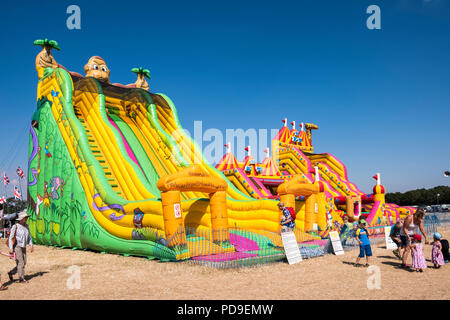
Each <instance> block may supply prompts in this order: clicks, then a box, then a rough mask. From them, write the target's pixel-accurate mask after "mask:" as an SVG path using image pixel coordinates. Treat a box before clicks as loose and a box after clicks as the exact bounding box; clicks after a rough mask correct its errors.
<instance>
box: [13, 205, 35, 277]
mask: <svg viewBox="0 0 450 320" xmlns="http://www.w3.org/2000/svg"><path fill="white" fill-rule="evenodd" d="M29 216H30V215H28V214H27V212H26V211H25V210H24V211H22V212H20V213H19V215H18V217H17V219H16V220H17V221H18V223H16V224H15V225H14V226H13V227H12V229H11V233H10V235H9V254H10V255H13V254H14V253H15V254H16V267H14V269H12V270H11V271H9V272H8V276H9V280H10V281H14V279H13V275H14V274H16V273H17V274H18V276H19V282H21V283H27V282H28V280H25V265H26V264H27V248H26V247H27V245H29V246H30V252H33V239H32V238H31V234H30V230H29V229H28V224H27V220H28V217H29Z"/></svg>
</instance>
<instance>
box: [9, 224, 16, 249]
mask: <svg viewBox="0 0 450 320" xmlns="http://www.w3.org/2000/svg"><path fill="white" fill-rule="evenodd" d="M11 232H12V228H11V231H10V234H11ZM16 235H17V226H16V229H14V238H12V243H13V249H14V248H15V247H16V244H17V239H16ZM6 246H7V247H8V248H9V235H8V237H6Z"/></svg>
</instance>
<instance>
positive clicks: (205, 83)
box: [0, 0, 450, 195]
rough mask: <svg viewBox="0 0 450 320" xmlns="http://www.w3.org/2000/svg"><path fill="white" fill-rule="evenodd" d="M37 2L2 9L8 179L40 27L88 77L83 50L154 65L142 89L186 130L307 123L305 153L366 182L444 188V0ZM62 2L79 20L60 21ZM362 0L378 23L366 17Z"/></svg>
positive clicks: (447, 159) (16, 156) (23, 148)
mask: <svg viewBox="0 0 450 320" xmlns="http://www.w3.org/2000/svg"><path fill="white" fill-rule="evenodd" d="M40 2H42V3H44V4H40V3H38V2H34V1H33V2H31V1H29V2H27V1H22V2H20V3H19V2H13V1H10V2H5V3H3V4H2V10H1V12H0V33H1V36H2V39H3V41H2V42H3V45H2V50H1V51H0V58H1V60H0V61H3V65H2V68H1V78H0V97H1V108H2V111H1V115H2V117H1V126H0V135H1V137H2V139H1V140H0V148H1V153H0V170H1V175H3V171H6V172H7V174H8V176H9V177H10V180H11V181H12V182H13V183H14V182H16V183H17V176H16V174H15V169H16V168H17V166H18V165H20V166H21V167H22V168H23V169H24V170H25V171H26V169H27V155H28V150H27V148H28V147H27V145H28V128H29V124H30V119H31V116H32V113H33V111H34V110H35V109H36V89H37V75H36V72H35V70H34V60H35V56H36V54H37V53H38V52H39V51H40V49H39V48H38V47H34V46H33V45H32V43H33V41H34V40H36V39H39V38H44V37H46V38H49V39H54V40H56V41H58V43H59V45H60V47H61V51H55V52H54V57H55V59H56V60H57V61H58V62H59V63H61V64H62V65H64V66H65V67H66V68H68V69H69V70H71V71H77V72H79V73H81V74H84V72H83V66H84V65H85V63H86V62H87V60H88V59H89V57H90V56H93V55H99V56H101V57H103V58H104V59H105V60H106V62H107V64H108V66H109V68H110V70H111V81H112V82H120V83H123V84H127V83H132V82H134V81H135V75H134V74H132V73H131V72H130V69H131V68H132V67H138V66H142V67H146V68H148V69H150V71H151V74H152V79H151V81H150V88H151V91H152V92H162V93H165V94H167V95H168V96H169V97H171V99H172V100H173V101H174V103H175V105H176V107H177V109H178V112H179V116H180V120H181V123H182V124H183V125H184V127H186V128H187V129H188V130H190V131H191V132H192V131H193V124H194V121H196V120H197V121H198V120H201V121H202V126H203V130H206V129H209V128H216V129H219V130H221V131H222V132H223V133H224V134H225V130H226V129H237V128H242V129H244V130H247V129H251V128H256V129H260V128H264V129H278V128H280V127H281V125H282V123H281V119H283V118H285V117H287V118H288V120H289V122H290V121H292V120H295V121H296V122H297V123H300V122H312V123H315V124H317V125H318V126H319V130H317V131H314V133H313V143H314V147H315V151H316V152H329V153H332V154H334V155H335V156H336V157H338V158H339V159H340V160H341V161H342V162H344V163H345V165H346V166H347V169H348V172H349V176H350V180H351V181H353V182H355V183H356V184H357V185H358V186H359V187H360V189H361V190H363V191H365V192H371V189H372V186H373V184H374V180H373V179H372V178H371V177H372V176H373V175H374V174H375V173H376V172H380V173H381V177H382V183H383V184H384V185H385V187H386V189H387V191H388V192H395V191H406V190H410V189H415V188H421V187H426V188H428V187H433V186H436V185H450V179H449V178H444V176H443V171H444V170H450V143H449V139H450V59H449V58H450V4H449V1H444V0H389V1H379V0H377V1H375V0H371V1H365V0H345V1H344V0H341V1H337V0H330V1H324V0H316V1H298V0H297V1H282V0H280V1H261V0H258V1H234V0H231V1H220V2H219V1H151V0H147V1H134V0H128V1H40ZM71 4H76V5H78V6H79V7H80V8H81V30H69V29H68V28H67V27H66V20H67V18H68V17H69V14H67V13H66V9H67V7H68V6H69V5H71ZM372 4H375V5H378V6H379V7H380V9H381V30H369V29H368V28H367V27H366V20H367V18H368V17H369V14H367V13H366V9H367V7H368V6H369V5H372ZM204 144H205V143H204ZM261 151H262V150H261ZM14 180H16V181H14ZM22 186H23V187H25V184H24V183H22ZM3 190H4V189H3V187H0V195H1V194H3ZM10 190H12V188H11V189H10ZM24 190H25V189H24ZM9 195H11V192H10V191H9Z"/></svg>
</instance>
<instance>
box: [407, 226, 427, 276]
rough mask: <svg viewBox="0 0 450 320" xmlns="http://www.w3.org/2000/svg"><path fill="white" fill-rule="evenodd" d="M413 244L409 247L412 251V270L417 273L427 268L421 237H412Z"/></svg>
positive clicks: (416, 235) (418, 235) (417, 235)
mask: <svg viewBox="0 0 450 320" xmlns="http://www.w3.org/2000/svg"><path fill="white" fill-rule="evenodd" d="M412 238H413V240H414V243H413V244H412V245H411V251H412V268H413V269H416V271H417V272H423V270H424V269H426V268H427V261H426V260H425V256H424V255H423V244H422V236H421V235H420V234H415V235H414V236H413V237H412Z"/></svg>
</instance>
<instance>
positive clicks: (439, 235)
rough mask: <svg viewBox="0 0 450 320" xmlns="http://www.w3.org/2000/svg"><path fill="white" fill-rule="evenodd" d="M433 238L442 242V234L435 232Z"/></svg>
mask: <svg viewBox="0 0 450 320" xmlns="http://www.w3.org/2000/svg"><path fill="white" fill-rule="evenodd" d="M433 238H435V239H436V240H441V238H442V234H440V233H439V232H435V233H433Z"/></svg>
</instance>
